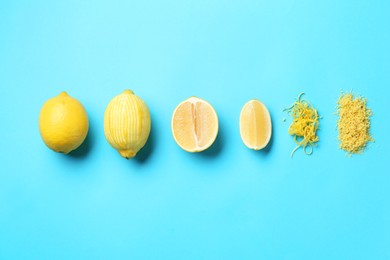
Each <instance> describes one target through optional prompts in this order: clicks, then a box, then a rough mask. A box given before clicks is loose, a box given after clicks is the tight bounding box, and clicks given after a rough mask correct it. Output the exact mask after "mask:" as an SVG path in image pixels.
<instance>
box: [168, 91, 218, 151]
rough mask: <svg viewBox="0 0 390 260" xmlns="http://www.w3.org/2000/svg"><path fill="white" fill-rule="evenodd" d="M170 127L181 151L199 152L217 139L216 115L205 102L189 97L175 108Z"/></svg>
mask: <svg viewBox="0 0 390 260" xmlns="http://www.w3.org/2000/svg"><path fill="white" fill-rule="evenodd" d="M171 127H172V134H173V138H174V139H175V141H176V143H177V144H178V145H179V146H180V147H181V148H182V149H183V150H185V151H187V152H201V151H203V150H206V149H207V148H209V147H210V146H211V145H212V144H213V143H214V141H215V139H216V137H217V134H218V117H217V113H216V112H215V110H214V108H213V107H212V106H211V105H210V104H209V103H208V102H207V101H205V100H202V99H200V98H197V97H190V98H189V99H186V100H184V101H183V102H181V103H180V104H179V105H178V106H177V107H176V109H175V111H174V112H173V116H172V122H171Z"/></svg>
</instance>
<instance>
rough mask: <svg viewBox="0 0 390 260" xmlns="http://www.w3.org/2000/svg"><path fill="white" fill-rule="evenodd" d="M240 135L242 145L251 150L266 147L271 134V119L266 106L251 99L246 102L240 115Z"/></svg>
mask: <svg viewBox="0 0 390 260" xmlns="http://www.w3.org/2000/svg"><path fill="white" fill-rule="evenodd" d="M240 134H241V139H242V141H243V142H244V144H245V145H246V146H247V147H248V148H250V149H253V150H261V149H263V148H264V147H266V146H267V144H268V142H269V140H270V139H271V134H272V123H271V117H270V114H269V112H268V109H267V108H266V106H265V105H264V104H263V103H261V102H260V101H258V100H256V99H253V100H250V101H248V102H247V103H246V104H245V105H244V107H243V108H242V110H241V114H240Z"/></svg>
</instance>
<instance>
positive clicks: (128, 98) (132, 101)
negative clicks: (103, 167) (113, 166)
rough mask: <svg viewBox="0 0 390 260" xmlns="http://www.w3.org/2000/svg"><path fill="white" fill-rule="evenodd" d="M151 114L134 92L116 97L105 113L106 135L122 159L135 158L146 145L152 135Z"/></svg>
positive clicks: (126, 92)
mask: <svg viewBox="0 0 390 260" xmlns="http://www.w3.org/2000/svg"><path fill="white" fill-rule="evenodd" d="M150 126H151V122H150V113H149V109H148V107H147V106H146V104H145V102H144V101H143V100H142V99H141V98H139V97H138V96H136V95H135V94H134V93H133V91H131V90H125V91H124V92H123V93H122V94H120V95H118V96H116V97H114V98H113V99H112V100H111V101H110V103H109V104H108V106H107V108H106V111H105V113H104V134H105V135H106V139H107V141H108V143H109V144H110V145H111V146H112V147H113V148H115V149H116V150H117V151H118V152H119V153H120V155H121V156H122V157H124V158H126V159H130V158H133V157H134V156H135V155H136V154H137V152H138V151H139V150H140V149H141V148H142V147H143V146H144V145H145V143H146V141H147V140H148V137H149V133H150Z"/></svg>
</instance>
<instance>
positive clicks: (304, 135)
mask: <svg viewBox="0 0 390 260" xmlns="http://www.w3.org/2000/svg"><path fill="white" fill-rule="evenodd" d="M304 94H305V93H301V94H299V96H298V99H297V101H295V102H294V103H293V105H292V106H291V107H289V108H287V109H285V110H284V111H287V113H288V114H289V115H290V116H291V119H292V123H291V125H290V127H289V129H288V133H289V134H290V135H292V136H294V141H295V143H296V144H297V146H296V147H295V148H294V150H293V151H292V152H291V157H293V155H294V153H295V152H296V151H297V150H298V149H299V148H301V147H302V148H303V151H304V153H305V154H306V155H311V154H312V153H313V146H315V145H316V143H317V142H318V140H319V138H318V136H317V135H316V132H317V130H318V127H319V124H320V122H319V119H320V116H319V115H318V112H317V109H315V108H314V107H313V106H312V105H311V104H310V103H309V102H308V101H307V100H304V99H302V96H303V95H304ZM307 147H309V148H310V150H309V151H307Z"/></svg>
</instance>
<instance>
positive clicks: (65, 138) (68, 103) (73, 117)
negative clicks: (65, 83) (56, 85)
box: [39, 92, 89, 154]
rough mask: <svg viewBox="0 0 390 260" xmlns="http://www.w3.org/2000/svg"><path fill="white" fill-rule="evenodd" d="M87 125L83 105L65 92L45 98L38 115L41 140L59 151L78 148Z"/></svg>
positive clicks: (86, 116) (83, 137) (63, 151)
mask: <svg viewBox="0 0 390 260" xmlns="http://www.w3.org/2000/svg"><path fill="white" fill-rule="evenodd" d="M88 127H89V123H88V115H87V112H86V111H85V109H84V107H83V105H82V104H81V103H80V102H79V101H78V100H77V99H75V98H73V97H71V96H69V95H68V94H67V93H66V92H62V93H60V94H59V95H58V96H56V97H54V98H51V99H49V100H47V101H46V102H45V104H44V105H43V107H42V109H41V112H40V115H39V131H40V134H41V137H42V140H43V142H44V143H45V144H46V145H47V147H49V148H50V149H52V150H53V151H55V152H59V153H65V154H67V153H69V152H71V151H73V150H75V149H76V148H78V147H79V146H80V145H81V144H82V143H83V142H84V140H85V137H86V136H87V133H88Z"/></svg>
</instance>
